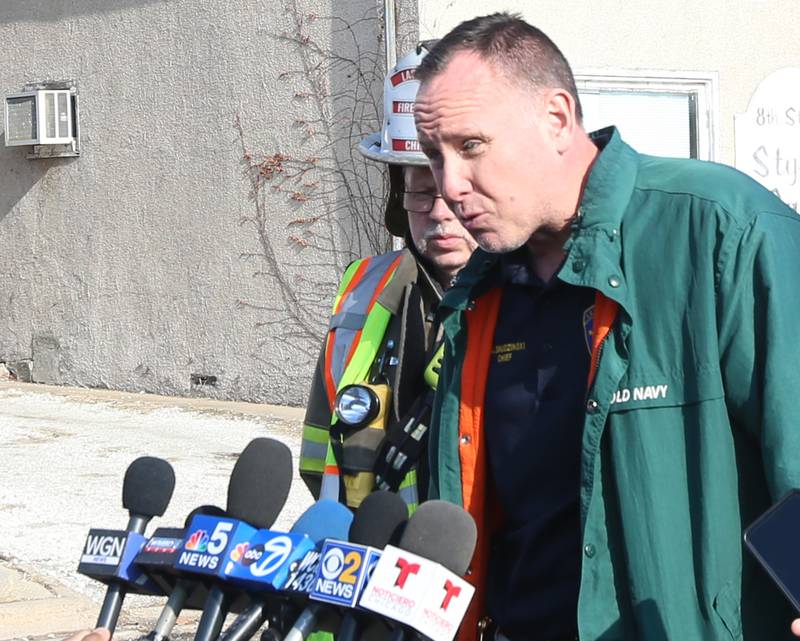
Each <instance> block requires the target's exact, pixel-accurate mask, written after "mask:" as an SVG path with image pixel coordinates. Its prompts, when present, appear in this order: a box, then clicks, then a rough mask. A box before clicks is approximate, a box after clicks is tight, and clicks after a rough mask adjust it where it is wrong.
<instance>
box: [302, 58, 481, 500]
mask: <svg viewBox="0 0 800 641" xmlns="http://www.w3.org/2000/svg"><path fill="white" fill-rule="evenodd" d="M426 53H427V47H426V46H425V44H424V43H423V44H421V45H419V46H417V47H416V48H415V49H414V51H412V52H411V53H409V54H408V55H406V56H405V57H403V58H402V59H401V60H400V61H399V62H398V63H397V64H396V65H395V67H394V68H393V69H392V71H391V72H390V73H389V75H388V76H387V77H386V80H385V83H384V121H383V127H382V128H381V131H380V132H376V133H374V134H371V135H370V136H367V137H366V138H365V139H364V140H363V141H362V142H361V143H360V144H359V146H358V150H359V151H360V152H361V153H362V154H363V155H364V156H365V157H367V158H369V159H371V160H375V161H377V162H382V163H386V164H387V165H388V168H389V178H390V180H389V183H390V188H389V195H388V199H387V204H386V211H385V224H386V228H387V229H388V230H389V232H390V233H391V234H393V235H395V236H399V237H402V238H404V239H405V241H406V248H405V249H403V250H400V251H395V252H390V253H387V254H381V255H378V256H371V257H369V258H363V259H360V260H357V261H355V262H354V263H352V264H351V265H350V266H349V267H348V269H347V270H346V272H345V274H344V277H343V279H342V282H341V285H340V286H339V290H338V292H337V295H336V298H335V300H334V305H333V309H332V314H331V319H330V323H329V328H328V333H327V336H326V338H325V341H324V344H323V347H322V352H321V354H320V358H319V362H318V364H317V369H316V372H315V374H314V379H313V382H312V389H311V395H310V398H309V404H308V408H307V411H306V418H305V424H304V428H303V442H302V446H301V452H300V472H301V475H302V476H303V479H304V480H305V481H306V484H307V485H308V486H309V489H311V491H312V493H313V494H314V496H315V497H318V498H319V497H322V498H334V499H337V500H340V501H342V502H344V503H346V504H347V505H349V506H350V507H353V508H355V507H358V505H359V504H360V502H361V500H362V499H363V498H364V497H365V496H366V495H367V494H369V492H371V491H372V490H373V489H375V487H376V486H379V487H382V488H385V489H392V490H395V491H398V492H399V493H400V495H401V496H402V497H403V499H404V500H405V501H406V503H407V504H408V505H409V509H410V510H413V509H414V508H415V507H416V505H417V504H418V502H419V497H420V496H423V497H424V492H425V490H424V486H425V484H426V480H425V469H424V468H425V466H424V465H423V466H419V467H418V466H416V465H414V463H415V462H422V459H423V458H424V457H423V456H421V454H422V452H421V450H420V447H419V443H420V441H419V440H416V441H414V440H410V439H407V438H405V437H404V436H403V435H404V434H405V433H404V432H403V430H402V426H404V425H408V424H409V420H411V421H416V423H418V424H419V425H421V426H422V427H421V428H420V429H419V430H417V434H419V433H421V432H424V428H425V424H426V422H427V420H428V418H429V409H430V404H431V402H432V398H433V393H432V388H434V387H435V381H436V373H435V372H436V367H435V365H436V361H437V351H438V347H439V343H438V341H437V336H436V335H435V333H436V332H435V330H433V323H432V320H433V315H434V312H435V309H436V307H437V305H438V303H439V301H440V300H441V296H442V292H443V290H444V289H446V288H447V287H448V286H449V285H450V283H451V282H452V280H453V278H454V277H455V275H456V274H457V273H458V271H459V270H460V269H461V268H462V267H463V266H464V265H465V264H466V262H467V260H468V259H469V257H470V255H471V254H472V251H473V250H474V249H475V246H476V244H475V241H473V239H472V237H471V236H470V235H469V234H468V233H467V231H466V230H465V229H464V228H463V227H462V226H461V224H460V223H459V222H458V219H457V218H456V217H455V215H454V214H453V212H452V211H451V210H450V209H449V208H448V207H447V205H446V204H445V203H444V201H443V200H442V198H441V195H440V194H439V193H438V191H437V189H436V185H435V183H434V180H433V175H432V174H431V172H430V169H429V168H428V160H427V158H426V157H425V155H424V154H423V153H422V152H421V151H420V148H419V142H418V140H417V132H416V128H415V125H414V113H413V108H414V99H415V96H416V93H417V89H418V87H419V82H418V81H417V80H416V79H415V77H414V73H415V70H416V68H417V66H418V65H419V63H420V61H421V60H422V59H423V58H424V56H425V55H426ZM422 443H424V440H423V441H422ZM392 444H393V445H394V446H392ZM415 448H416V449H415ZM389 451H391V452H394V453H395V455H396V453H397V452H398V451H403V452H405V453H404V454H402V455H401V456H400V459H402V460H403V462H404V464H403V465H394V466H393V465H392V463H393V462H396V460H395V461H391V460H389V459H388V458H387V457H386V456H385V455H386V454H387V452H389ZM406 459H407V460H406ZM398 470H399V471H398Z"/></svg>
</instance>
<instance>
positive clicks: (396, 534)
mask: <svg viewBox="0 0 800 641" xmlns="http://www.w3.org/2000/svg"><path fill="white" fill-rule="evenodd" d="M356 516H357V518H356V519H354V520H353V525H352V526H351V527H350V541H351V542H352V543H356V544H360V545H366V546H371V547H374V548H384V547H385V546H387V545H389V544H390V543H392V542H396V541H397V540H398V539H399V538H400V535H401V534H402V532H403V529H404V528H405V526H406V523H407V522H408V506H407V505H406V502H405V501H404V500H403V499H401V498H400V497H399V496H398V495H397V494H394V493H393V492H387V491H384V490H379V491H377V492H373V493H372V494H370V495H369V496H367V498H365V499H364V501H363V502H362V503H361V505H360V506H359V508H358V512H357V513H356ZM378 558H379V557H377V558H376V557H371V560H370V562H371V565H368V566H367V567H366V568H365V578H364V582H365V583H366V582H367V581H369V580H370V574H371V572H372V570H374V569H375V566H376V565H377V563H378ZM363 585H364V584H362V589H363ZM358 596H359V595H358V594H356V595H355V598H354V603H355V602H357V599H358ZM364 623H365V620H364V617H363V616H359V615H358V614H357V611H356V610H349V611H348V612H346V613H345V615H344V617H343V618H342V624H341V625H340V626H339V632H338V633H337V635H336V639H337V641H356V639H358V638H359V637H360V636H361V630H362V628H363V625H364Z"/></svg>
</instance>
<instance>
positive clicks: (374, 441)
mask: <svg viewBox="0 0 800 641" xmlns="http://www.w3.org/2000/svg"><path fill="white" fill-rule="evenodd" d="M394 347H395V343H394V341H393V340H388V341H386V345H385V347H384V349H383V350H382V352H381V354H380V355H379V356H378V358H376V359H375V363H374V365H373V368H372V371H371V373H370V376H369V379H368V382H367V383H361V384H357V385H347V386H345V387H343V388H342V389H341V390H339V393H338V394H337V395H336V400H335V401H334V406H333V411H334V414H335V415H336V419H337V423H338V429H339V431H340V433H342V434H343V436H344V439H343V444H342V457H341V458H342V460H341V465H340V466H341V473H342V483H343V484H344V489H345V494H346V501H347V505H348V506H349V507H352V508H357V507H358V506H359V505H361V501H363V500H364V499H365V498H366V497H367V496H368V495H369V494H370V493H371V492H372V491H373V490H374V489H375V473H374V466H375V457H376V455H377V452H378V449H379V447H380V445H381V443H382V442H383V439H384V436H385V430H386V424H387V421H388V413H389V411H390V407H391V389H390V388H389V383H388V380H387V376H386V371H385V370H386V367H387V366H390V365H395V364H396V362H397V361H396V358H395V357H394V356H392V351H393V350H394Z"/></svg>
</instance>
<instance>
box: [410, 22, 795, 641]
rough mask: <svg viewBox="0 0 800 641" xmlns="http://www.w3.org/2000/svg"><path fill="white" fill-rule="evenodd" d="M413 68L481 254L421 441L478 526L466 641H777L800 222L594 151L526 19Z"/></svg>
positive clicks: (454, 295) (741, 179)
mask: <svg viewBox="0 0 800 641" xmlns="http://www.w3.org/2000/svg"><path fill="white" fill-rule="evenodd" d="M417 77H418V79H419V80H420V81H421V86H420V90H419V93H418V95H417V101H416V105H415V118H416V122H417V130H418V133H419V138H420V143H421V145H422V149H423V151H424V152H425V153H426V154H427V156H428V157H429V159H430V161H431V168H432V171H433V174H434V177H435V179H436V182H437V184H438V186H439V189H440V191H441V193H442V195H443V197H444V198H445V200H446V201H447V203H448V204H449V205H450V206H451V208H452V209H453V210H454V211H455V212H456V215H457V216H458V217H459V218H460V219H461V221H462V223H463V224H464V226H465V227H466V228H467V229H468V230H469V231H470V233H471V234H472V235H473V236H474V237H475V239H476V240H477V242H478V244H479V246H480V249H479V250H478V251H476V253H475V254H474V255H473V257H472V259H471V260H470V262H469V263H468V265H467V267H466V268H465V269H464V270H463V271H462V272H461V274H460V275H459V278H458V280H457V282H456V284H455V286H454V287H453V288H451V289H450V290H449V291H448V292H447V294H446V296H445V298H444V300H443V302H442V306H441V308H440V309H441V312H442V314H443V316H444V320H443V323H444V329H445V335H446V342H445V359H444V365H443V368H442V373H441V376H440V379H439V387H438V396H437V404H436V407H435V409H434V419H433V426H434V431H433V433H432V435H431V442H430V444H429V451H430V453H431V457H432V460H431V467H432V471H431V485H432V491H433V493H434V495H436V496H438V497H440V498H444V499H447V500H451V501H454V502H457V503H461V504H462V505H464V506H465V507H466V508H467V509H468V510H469V511H470V512H471V513H472V514H473V515H474V516H475V518H476V520H477V521H478V523H479V530H480V534H479V543H478V546H479V547H478V550H479V551H478V553H477V554H476V557H475V559H474V562H473V568H472V577H473V580H474V581H475V583H476V584H477V586H478V592H477V593H476V599H475V604H476V607H475V611H473V612H472V613H471V614H470V616H471V617H472V618H471V619H470V620H468V621H467V623H465V624H464V625H463V626H462V631H461V634H460V639H473V638H476V636H477V635H478V630H480V631H481V634H482V635H483V638H489V639H492V640H493V641H494V640H497V641H505V640H511V641H517V640H521V639H544V640H559V641H560V640H566V639H577V638H580V640H581V641H596V640H603V641H612V640H614V641H616V640H619V641H622V640H634V639H636V640H642V641H667V640H676V641H723V640H724V641H730V640H731V639H734V640H741V639H745V640H748V641H766V640H768V639H770V640H771V639H779V638H784V637H788V636H789V635H790V632H789V622H790V618H791V615H790V613H789V611H788V609H787V608H786V604H785V601H784V599H783V598H782V597H781V595H780V593H779V592H778V591H777V589H775V588H774V587H773V586H772V585H771V583H770V581H769V579H768V578H767V577H766V574H765V573H764V572H763V571H762V570H760V568H758V567H757V566H756V565H755V563H754V562H753V561H752V559H751V558H749V556H748V555H747V554H746V553H745V552H744V551H743V546H742V530H743V528H744V527H746V526H747V525H748V524H749V523H750V522H752V521H753V520H754V519H755V518H756V517H757V516H758V515H759V514H760V513H761V512H763V511H764V510H765V509H767V508H768V507H769V506H770V504H772V503H773V502H775V501H776V500H777V499H778V498H780V497H781V496H782V495H783V494H784V493H785V492H786V491H787V490H789V489H790V488H792V487H797V486H800V427H799V426H800V403H798V402H797V400H796V397H797V394H798V390H800V367H798V363H799V362H800V348H799V347H798V341H797V338H796V332H795V326H796V324H797V319H798V318H800V287H798V283H797V275H798V274H800V217H798V216H797V214H796V213H795V212H794V211H793V210H791V209H790V208H789V207H787V206H786V205H785V204H783V203H782V202H780V201H779V200H778V199H777V198H776V197H775V196H774V195H772V194H771V193H770V192H768V191H767V190H766V189H764V188H762V187H761V186H759V185H758V184H756V183H755V182H753V181H752V180H750V179H749V178H747V177H745V176H744V175H742V174H741V173H739V172H737V171H736V170H734V169H732V168H730V167H726V166H722V165H716V164H713V163H704V162H697V161H691V160H680V159H666V158H657V157H651V156H643V155H640V154H638V153H637V152H636V151H634V150H633V149H632V148H631V147H629V146H628V145H626V144H625V142H623V140H622V139H621V138H620V136H619V134H618V133H617V131H616V130H615V129H613V128H609V129H605V130H602V131H599V132H595V133H594V134H591V135H590V134H587V133H586V131H585V130H584V129H583V127H582V125H581V111H580V103H579V100H578V96H577V91H576V89H575V83H574V80H573V76H572V72H571V70H570V67H569V65H568V63H567V61H566V60H565V59H564V57H563V55H562V54H561V52H560V51H559V50H558V48H557V47H556V46H555V44H553V43H552V41H550V40H549V39H548V38H547V36H545V35H544V34H543V33H542V32H541V31H539V30H538V29H536V28H535V27H532V26H531V25H529V24H527V23H525V22H524V21H522V20H521V19H519V18H518V17H515V16H511V15H508V14H495V15H492V16H485V17H482V18H476V19H474V20H471V21H468V22H465V23H463V24H461V25H459V26H458V27H456V28H455V29H454V30H453V31H452V32H451V33H450V34H448V35H446V36H445V37H444V38H443V39H442V40H441V41H440V42H439V43H438V44H437V45H436V46H435V47H434V48H433V49H432V51H431V52H430V53H429V55H428V56H427V57H426V59H425V60H424V61H423V63H422V64H421V66H420V67H419V69H418V71H417ZM501 97H502V98H501ZM485 615H488V618H487V617H486V616H485ZM479 616H483V617H484V618H483V619H482V620H481V624H480V626H477V625H476V623H477V620H478V617H479Z"/></svg>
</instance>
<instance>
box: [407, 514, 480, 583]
mask: <svg viewBox="0 0 800 641" xmlns="http://www.w3.org/2000/svg"><path fill="white" fill-rule="evenodd" d="M477 540H478V528H477V527H476V526H475V521H474V520H473V518H472V516H470V514H469V513H468V512H466V511H465V510H464V509H463V508H462V507H460V506H458V505H455V504H454V503H448V502H447V501H426V502H425V503H423V504H422V505H420V506H419V507H418V508H417V511H416V512H414V514H412V515H411V518H410V519H409V521H408V525H406V529H405V531H404V532H403V536H402V537H401V538H400V545H399V546H398V547H401V548H403V549H404V550H408V551H409V552H413V553H414V554H419V555H420V556H422V557H424V558H426V559H430V560H431V561H436V562H437V563H440V564H441V565H443V566H444V567H446V568H447V569H448V570H450V571H451V572H453V573H454V574H458V575H459V576H463V575H464V573H465V572H466V571H467V568H468V567H469V564H470V561H471V560H472V554H473V553H474V552H475V543H476V542H477Z"/></svg>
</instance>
